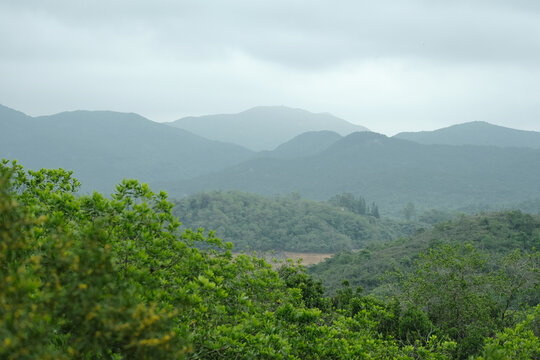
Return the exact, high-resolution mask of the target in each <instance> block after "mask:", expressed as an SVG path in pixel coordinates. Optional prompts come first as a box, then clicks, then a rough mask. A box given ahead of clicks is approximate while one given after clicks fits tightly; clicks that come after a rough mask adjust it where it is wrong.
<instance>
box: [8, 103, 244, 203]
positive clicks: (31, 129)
mask: <svg viewBox="0 0 540 360" xmlns="http://www.w3.org/2000/svg"><path fill="white" fill-rule="evenodd" d="M251 156H252V152H251V151H249V150H247V149H245V148H242V147H240V146H237V145H232V144H225V143H221V142H216V141H211V140H207V139H204V138H202V137H200V136H197V135H195V134H192V133H190V132H188V131H185V130H182V129H174V128H171V127H170V126H167V125H163V124H159V123H155V122H153V121H150V120H148V119H145V118H143V117H142V116H139V115H137V114H132V113H129V114H128V113H118V112H111V111H73V112H63V113H59V114H55V115H51V116H40V117H36V118H32V117H30V116H26V115H24V114H22V113H20V112H17V111H15V110H11V109H9V108H7V107H1V108H0V158H7V159H17V160H19V162H21V163H22V164H23V165H24V166H25V167H28V168H43V167H48V168H57V167H62V168H65V169H70V170H74V172H75V176H76V177H77V178H79V179H80V180H82V182H83V184H86V185H87V187H86V188H83V190H91V189H98V190H100V191H105V192H109V191H111V190H112V189H113V186H114V185H115V184H116V183H118V182H120V181H121V180H122V179H123V178H129V177H133V178H138V179H140V180H141V181H145V182H150V183H152V182H154V181H157V180H159V181H163V180H166V179H168V180H169V181H170V180H177V179H186V178H188V177H193V176H196V175H201V174H204V173H207V172H210V171H216V170H218V169H222V168H224V167H227V166H230V165H233V164H235V163H239V162H241V161H243V160H246V159H247V158H249V157H251Z"/></svg>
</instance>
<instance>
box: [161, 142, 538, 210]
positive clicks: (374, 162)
mask: <svg viewBox="0 0 540 360" xmlns="http://www.w3.org/2000/svg"><path fill="white" fill-rule="evenodd" d="M538 183H540V150H539V149H528V148H498V147H488V146H449V145H422V144H417V143H414V142H411V141H406V140H399V139H393V138H388V137H386V136H384V135H380V134H375V133H370V132H361V133H360V132H359V133H354V134H351V135H349V136H346V137H344V138H342V139H340V140H338V141H336V142H334V143H333V144H332V145H330V146H329V147H328V148H327V149H326V150H324V151H322V152H321V153H318V154H316V155H313V156H309V157H304V158H296V159H294V158H287V159H278V158H271V157H267V158H257V159H252V160H248V161H246V162H244V163H242V164H240V165H237V166H233V167H230V168H228V169H225V170H223V171H220V172H217V173H214V174H211V175H208V176H203V177H199V178H196V179H192V180H186V181H179V182H176V183H170V184H168V186H167V189H168V190H169V191H170V193H171V194H172V195H173V196H176V195H178V196H182V195H186V194H189V193H192V192H196V191H203V190H205V191H208V190H217V189H222V190H232V189H234V190H241V191H247V192H254V193H259V194H264V195H275V194H287V193H291V192H299V193H300V194H301V195H302V196H304V197H307V198H310V199H315V200H326V199H328V198H330V197H332V196H334V195H335V194H338V193H343V192H351V193H353V194H355V195H361V196H365V197H366V198H369V199H375V200H376V201H377V204H378V205H379V210H380V211H381V214H392V215H397V214H401V213H402V211H403V209H404V208H405V206H406V205H407V204H408V203H413V204H414V205H415V206H416V208H417V209H418V210H420V211H425V210H430V209H447V210H460V209H468V208H475V209H482V208H486V207H488V208H489V207H505V206H512V205H514V204H516V203H519V202H523V201H525V200H528V199H532V198H540V188H539V187H538V186H537V184H538Z"/></svg>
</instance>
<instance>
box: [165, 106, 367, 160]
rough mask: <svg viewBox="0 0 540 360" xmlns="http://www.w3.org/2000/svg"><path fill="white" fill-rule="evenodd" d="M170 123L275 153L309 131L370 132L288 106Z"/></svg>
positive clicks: (263, 107) (247, 146)
mask: <svg viewBox="0 0 540 360" xmlns="http://www.w3.org/2000/svg"><path fill="white" fill-rule="evenodd" d="M168 124H169V125H171V126H174V127H178V128H181V129H185V130H188V131H191V132H193V133H195V134H197V135H200V136H203V137H205V138H208V139H212V140H219V141H225V142H230V143H234V144H238V145H242V146H244V147H246V148H248V149H252V150H255V151H261V150H273V149H275V148H276V147H277V146H279V145H281V144H282V143H284V142H286V141H288V140H290V139H291V138H293V137H295V136H297V135H299V134H302V133H305V132H308V131H319V130H330V131H333V132H336V133H338V134H340V135H348V134H350V133H353V132H356V131H367V130H368V129H366V128H365V127H363V126H359V125H355V124H352V123H350V122H347V121H345V120H343V119H340V118H338V117H335V116H333V115H330V114H327V113H322V114H315V113H311V112H309V111H305V110H302V109H293V108H289V107H285V106H258V107H254V108H252V109H249V110H246V111H243V112H241V113H238V114H220V115H205V116H199V117H193V116H190V117H185V118H182V119H180V120H176V121H174V122H171V123H168Z"/></svg>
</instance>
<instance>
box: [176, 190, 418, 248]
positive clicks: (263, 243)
mask: <svg viewBox="0 0 540 360" xmlns="http://www.w3.org/2000/svg"><path fill="white" fill-rule="evenodd" d="M350 196H351V197H352V195H350ZM337 198H338V197H336V198H335V199H337ZM352 198H353V199H352V200H353V201H354V200H355V199H354V197H352ZM335 199H334V200H335ZM356 200H357V201H358V200H362V201H363V208H357V209H354V208H352V207H351V206H349V207H346V206H347V204H346V203H343V204H339V203H337V202H336V201H334V202H316V201H312V200H306V199H302V198H301V197H300V196H298V195H294V194H293V195H289V196H285V197H273V198H267V197H263V196H260V195H254V194H247V193H242V192H238V191H231V192H220V191H216V192H209V193H198V194H195V195H192V196H189V197H187V198H184V199H182V200H178V201H176V202H175V207H174V210H173V211H174V214H175V215H176V216H178V217H179V218H181V219H182V223H183V226H184V227H186V228H191V229H198V228H206V229H211V230H213V231H214V232H215V235H216V236H217V237H219V238H221V239H223V240H224V241H230V242H232V243H233V244H234V245H235V248H236V249H237V250H242V249H249V250H257V251H268V250H285V251H303V252H322V253H328V252H336V251H340V250H344V249H349V250H350V249H359V248H362V247H364V246H365V245H366V244H367V243H370V242H386V241H389V240H392V239H396V238H398V237H400V236H405V235H409V234H410V233H411V232H412V231H413V229H414V226H413V225H412V224H410V223H398V222H392V221H388V220H382V219H379V218H378V216H379V215H378V208H377V206H376V205H375V204H371V205H370V204H367V205H366V203H365V200H364V199H356ZM354 211H356V212H354Z"/></svg>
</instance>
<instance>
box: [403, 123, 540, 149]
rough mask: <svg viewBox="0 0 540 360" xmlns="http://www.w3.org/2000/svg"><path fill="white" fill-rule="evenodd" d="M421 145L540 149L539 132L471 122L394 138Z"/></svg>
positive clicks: (407, 133)
mask: <svg viewBox="0 0 540 360" xmlns="http://www.w3.org/2000/svg"><path fill="white" fill-rule="evenodd" d="M394 137H395V138H398V139H405V140H411V141H415V142H418V143H422V144H444V145H489V146H500V147H530V148H540V132H536V131H525V130H518V129H512V128H507V127H504V126H499V125H494V124H490V123H488V122H485V121H472V122H466V123H463V124H457V125H452V126H449V127H445V128H442V129H438V130H434V131H420V132H403V133H399V134H397V135H395V136H394Z"/></svg>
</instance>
